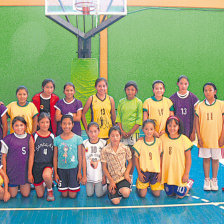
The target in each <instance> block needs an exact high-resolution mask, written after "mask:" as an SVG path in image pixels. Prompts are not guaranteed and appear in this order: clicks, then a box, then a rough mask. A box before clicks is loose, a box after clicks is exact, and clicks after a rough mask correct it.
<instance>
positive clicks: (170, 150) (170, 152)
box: [169, 147, 172, 155]
mask: <svg viewBox="0 0 224 224" xmlns="http://www.w3.org/2000/svg"><path fill="white" fill-rule="evenodd" d="M171 154H172V147H169V155H171Z"/></svg>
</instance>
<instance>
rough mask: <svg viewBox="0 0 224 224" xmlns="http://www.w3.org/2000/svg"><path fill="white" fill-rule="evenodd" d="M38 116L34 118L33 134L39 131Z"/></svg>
mask: <svg viewBox="0 0 224 224" xmlns="http://www.w3.org/2000/svg"><path fill="white" fill-rule="evenodd" d="M37 119H38V118H37V116H35V117H33V128H32V134H33V133H35V132H36V131H37Z"/></svg>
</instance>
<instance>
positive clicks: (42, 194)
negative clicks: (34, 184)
mask: <svg viewBox="0 0 224 224" xmlns="http://www.w3.org/2000/svg"><path fill="white" fill-rule="evenodd" d="M36 193H37V192H36ZM43 196H44V192H43V193H42V192H41V193H40V192H38V193H37V197H38V198H42V197H43Z"/></svg>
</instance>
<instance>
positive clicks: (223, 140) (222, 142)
mask: <svg viewBox="0 0 224 224" xmlns="http://www.w3.org/2000/svg"><path fill="white" fill-rule="evenodd" d="M223 145H224V115H222V132H221V136H220V139H219V146H220V147H222V146H223Z"/></svg>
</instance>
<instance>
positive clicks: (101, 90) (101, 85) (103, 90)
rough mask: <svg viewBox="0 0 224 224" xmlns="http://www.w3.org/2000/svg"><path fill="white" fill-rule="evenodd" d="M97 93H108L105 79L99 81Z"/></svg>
mask: <svg viewBox="0 0 224 224" xmlns="http://www.w3.org/2000/svg"><path fill="white" fill-rule="evenodd" d="M96 90H97V94H99V95H101V96H102V95H105V94H106V93H107V84H106V82H105V81H104V80H102V81H100V82H98V83H97V86H96Z"/></svg>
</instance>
